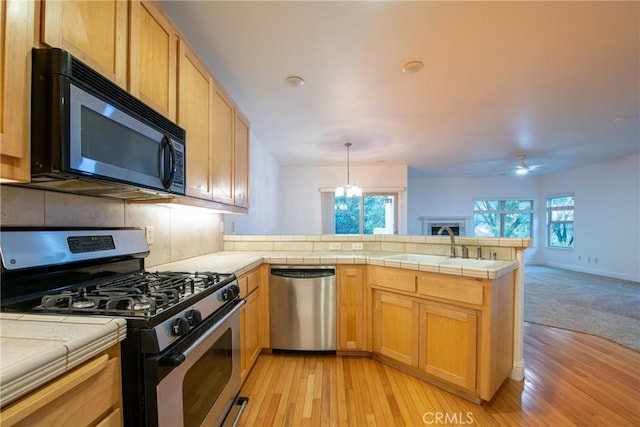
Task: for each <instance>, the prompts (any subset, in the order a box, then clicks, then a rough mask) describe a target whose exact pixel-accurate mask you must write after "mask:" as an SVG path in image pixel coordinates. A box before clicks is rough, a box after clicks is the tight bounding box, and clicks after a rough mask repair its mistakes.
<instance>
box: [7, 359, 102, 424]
mask: <svg viewBox="0 0 640 427" xmlns="http://www.w3.org/2000/svg"><path fill="white" fill-rule="evenodd" d="M108 363H109V355H107V354H104V355H102V356H100V357H98V358H96V359H94V360H92V361H90V362H87V363H86V364H84V365H82V366H81V367H79V368H77V369H75V370H73V371H71V372H69V373H67V374H63V376H62V377H61V378H58V379H56V380H54V382H53V383H51V384H49V385H45V386H44V387H42V388H41V389H40V390H37V391H36V392H35V393H33V394H31V395H29V396H27V397H25V398H23V399H21V400H18V402H16V403H15V404H14V405H13V406H9V407H8V408H5V409H3V410H2V412H0V424H2V425H3V426H6V427H9V426H11V425H13V424H16V423H18V422H19V421H20V420H22V419H23V418H26V417H27V416H29V415H31V414H33V413H34V412H36V411H37V410H39V409H41V408H42V407H44V406H45V405H47V404H48V403H51V402H52V401H54V400H55V399H57V398H58V397H60V396H62V395H63V394H65V393H66V392H68V391H69V390H71V389H73V388H74V387H76V386H77V385H78V384H80V383H82V382H83V381H86V380H88V379H89V378H91V377H92V376H94V375H96V374H98V373H100V372H101V371H103V370H104V369H105V368H106V367H107V364H108Z"/></svg>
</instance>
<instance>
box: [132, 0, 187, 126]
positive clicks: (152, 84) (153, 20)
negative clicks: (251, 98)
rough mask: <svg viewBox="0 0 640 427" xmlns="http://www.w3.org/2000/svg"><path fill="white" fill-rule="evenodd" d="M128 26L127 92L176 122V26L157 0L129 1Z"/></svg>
mask: <svg viewBox="0 0 640 427" xmlns="http://www.w3.org/2000/svg"><path fill="white" fill-rule="evenodd" d="M129 26H130V27H129V28H130V32H129V35H130V44H129V55H130V56H129V92H131V94H132V95H134V96H136V97H138V98H140V99H141V100H142V101H144V102H145V103H147V104H148V105H149V106H150V107H152V108H154V109H155V110H157V111H158V112H159V113H161V114H163V115H165V116H166V117H168V118H169V119H171V120H173V121H175V120H176V87H177V64H176V57H177V51H178V36H177V31H176V28H175V27H174V26H173V24H172V23H171V21H170V20H169V18H167V17H166V15H165V14H164V12H163V11H162V9H161V8H160V7H159V6H158V4H157V3H156V2H152V1H139V0H133V1H132V2H131V3H130V15H129ZM191 56H193V55H191ZM192 102H194V103H195V102H196V101H195V100H194V101H192Z"/></svg>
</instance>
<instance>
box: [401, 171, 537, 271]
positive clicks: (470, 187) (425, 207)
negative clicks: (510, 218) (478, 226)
mask: <svg viewBox="0 0 640 427" xmlns="http://www.w3.org/2000/svg"><path fill="white" fill-rule="evenodd" d="M538 187H539V183H538V181H537V180H536V178H534V177H530V176H508V177H507V176H504V177H491V178H479V177H473V178H410V179H409V191H408V193H409V197H408V199H409V200H408V205H409V208H408V210H407V212H408V218H407V222H408V225H409V226H408V234H414V235H420V234H422V222H421V221H420V217H429V218H466V219H467V221H466V225H465V228H466V234H467V235H469V236H473V200H474V199H532V200H533V201H534V206H535V205H537V204H540V202H539V201H538V200H537V199H538V192H539V188H538ZM533 227H534V233H535V229H536V227H537V223H536V221H535V218H534V224H533ZM534 236H535V234H534ZM537 243H538V242H537V240H536V239H535V238H534V241H533V244H534V247H532V248H529V249H527V250H526V251H525V255H526V257H525V258H526V260H527V261H528V260H530V259H533V257H534V253H535V251H536V249H537V246H538V244H537Z"/></svg>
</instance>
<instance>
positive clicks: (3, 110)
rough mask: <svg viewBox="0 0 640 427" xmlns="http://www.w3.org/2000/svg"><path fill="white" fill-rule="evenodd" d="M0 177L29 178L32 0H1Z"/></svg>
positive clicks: (32, 39)
mask: <svg viewBox="0 0 640 427" xmlns="http://www.w3.org/2000/svg"><path fill="white" fill-rule="evenodd" d="M0 13H1V16H0V50H1V51H2V59H1V61H2V62H1V64H0V161H1V163H0V179H1V180H6V181H18V182H28V181H29V179H30V175H31V165H30V161H31V160H30V151H31V150H30V149H31V143H30V135H31V132H30V123H31V120H30V119H31V48H32V47H33V43H34V20H35V3H34V2H33V1H24V0H5V1H2V2H0Z"/></svg>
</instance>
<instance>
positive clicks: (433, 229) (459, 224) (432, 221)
mask: <svg viewBox="0 0 640 427" xmlns="http://www.w3.org/2000/svg"><path fill="white" fill-rule="evenodd" d="M420 219H421V220H422V235H425V236H436V235H437V234H438V230H440V228H442V227H449V228H450V229H451V231H453V234H454V235H455V236H465V235H466V224H467V220H466V219H465V218H426V217H420ZM445 234H447V233H446V232H445Z"/></svg>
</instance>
